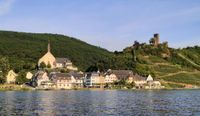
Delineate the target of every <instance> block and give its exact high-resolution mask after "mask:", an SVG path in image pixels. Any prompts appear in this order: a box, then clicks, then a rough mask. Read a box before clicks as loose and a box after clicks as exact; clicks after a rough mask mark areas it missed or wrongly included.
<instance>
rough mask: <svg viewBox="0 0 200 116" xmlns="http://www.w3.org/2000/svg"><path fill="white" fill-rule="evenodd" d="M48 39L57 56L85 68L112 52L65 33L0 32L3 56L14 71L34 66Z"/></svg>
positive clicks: (45, 49) (45, 48) (44, 51)
mask: <svg viewBox="0 0 200 116" xmlns="http://www.w3.org/2000/svg"><path fill="white" fill-rule="evenodd" d="M48 41H50V43H51V52H52V54H53V55H54V56H55V57H67V58H69V59H71V60H72V62H73V63H74V64H75V65H76V66H78V68H79V69H81V70H82V71H85V70H87V69H88V68H89V67H90V66H92V65H95V63H96V62H98V61H99V60H106V59H108V58H109V57H110V56H111V54H112V53H111V52H109V51H107V50H106V49H102V48H100V47H96V46H93V45H90V44H88V43H86V42H83V41H81V40H78V39H76V38H73V37H68V36H64V35H58V34H46V33H45V34H37V33H23V32H11V31H0V55H1V57H7V58H8V59H9V62H10V65H11V67H12V68H14V69H15V70H18V71H19V70H21V69H34V68H35V65H36V64H37V62H38V59H39V58H40V57H42V56H43V55H44V54H45V53H46V52H47V44H48Z"/></svg>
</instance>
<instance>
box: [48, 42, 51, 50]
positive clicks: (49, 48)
mask: <svg viewBox="0 0 200 116" xmlns="http://www.w3.org/2000/svg"><path fill="white" fill-rule="evenodd" d="M47 52H51V47H50V41H48V46H47Z"/></svg>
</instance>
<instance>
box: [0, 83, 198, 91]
mask: <svg viewBox="0 0 200 116" xmlns="http://www.w3.org/2000/svg"><path fill="white" fill-rule="evenodd" d="M68 90H75V91H76V90H77V91H87V90H89V91H95V90H101V91H106V90H132V91H144V90H145V91H146V90H147V91H149V90H153V91H155V90H200V88H199V87H198V88H162V89H116V88H113V89H107V88H73V89H52V88H51V89H37V88H33V87H28V86H23V85H16V84H3V85H0V92H2V91H68Z"/></svg>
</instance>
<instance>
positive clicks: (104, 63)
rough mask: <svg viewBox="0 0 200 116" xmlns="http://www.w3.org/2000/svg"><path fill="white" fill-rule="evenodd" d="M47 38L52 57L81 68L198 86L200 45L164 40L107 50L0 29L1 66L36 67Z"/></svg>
mask: <svg viewBox="0 0 200 116" xmlns="http://www.w3.org/2000/svg"><path fill="white" fill-rule="evenodd" d="M49 40H50V43H51V52H52V53H53V54H54V56H55V57H67V58H69V59H71V60H72V62H73V63H74V64H75V65H76V66H77V67H78V68H79V69H80V70H81V71H93V70H100V71H106V70H107V69H118V70H119V69H123V70H126V69H127V70H133V71H134V72H135V73H138V74H140V75H143V76H147V75H148V74H151V75H152V76H153V77H154V78H155V79H158V80H160V81H161V82H162V83H163V84H164V85H165V86H169V87H184V86H185V85H190V84H192V85H198V86H200V47H199V46H194V47H187V48H183V49H174V48H169V47H168V43H167V42H164V43H160V44H159V45H157V46H154V45H152V43H150V44H147V43H139V42H137V41H135V42H134V44H133V45H132V46H130V47H127V48H125V49H124V50H123V51H115V52H109V51H107V50H106V49H102V48H100V47H96V46H93V45H90V44H87V43H85V42H83V41H81V40H78V39H75V38H72V37H68V36H64V35H58V34H37V33H23V32H10V31H0V66H1V67H0V68H2V67H4V68H3V69H4V70H3V72H7V70H6V69H8V67H9V65H10V69H14V70H15V71H16V72H19V73H22V74H23V75H24V74H25V73H24V72H26V71H31V70H35V69H36V65H37V62H38V59H39V58H40V57H42V56H43V55H44V54H45V53H46V52H47V43H48V41H49ZM151 42H152V40H151ZM1 70H2V69H1Z"/></svg>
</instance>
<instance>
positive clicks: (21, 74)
mask: <svg viewBox="0 0 200 116" xmlns="http://www.w3.org/2000/svg"><path fill="white" fill-rule="evenodd" d="M26 82H29V80H28V79H27V78H26V72H25V71H21V72H19V74H18V76H17V78H16V83H17V84H23V83H26Z"/></svg>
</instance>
